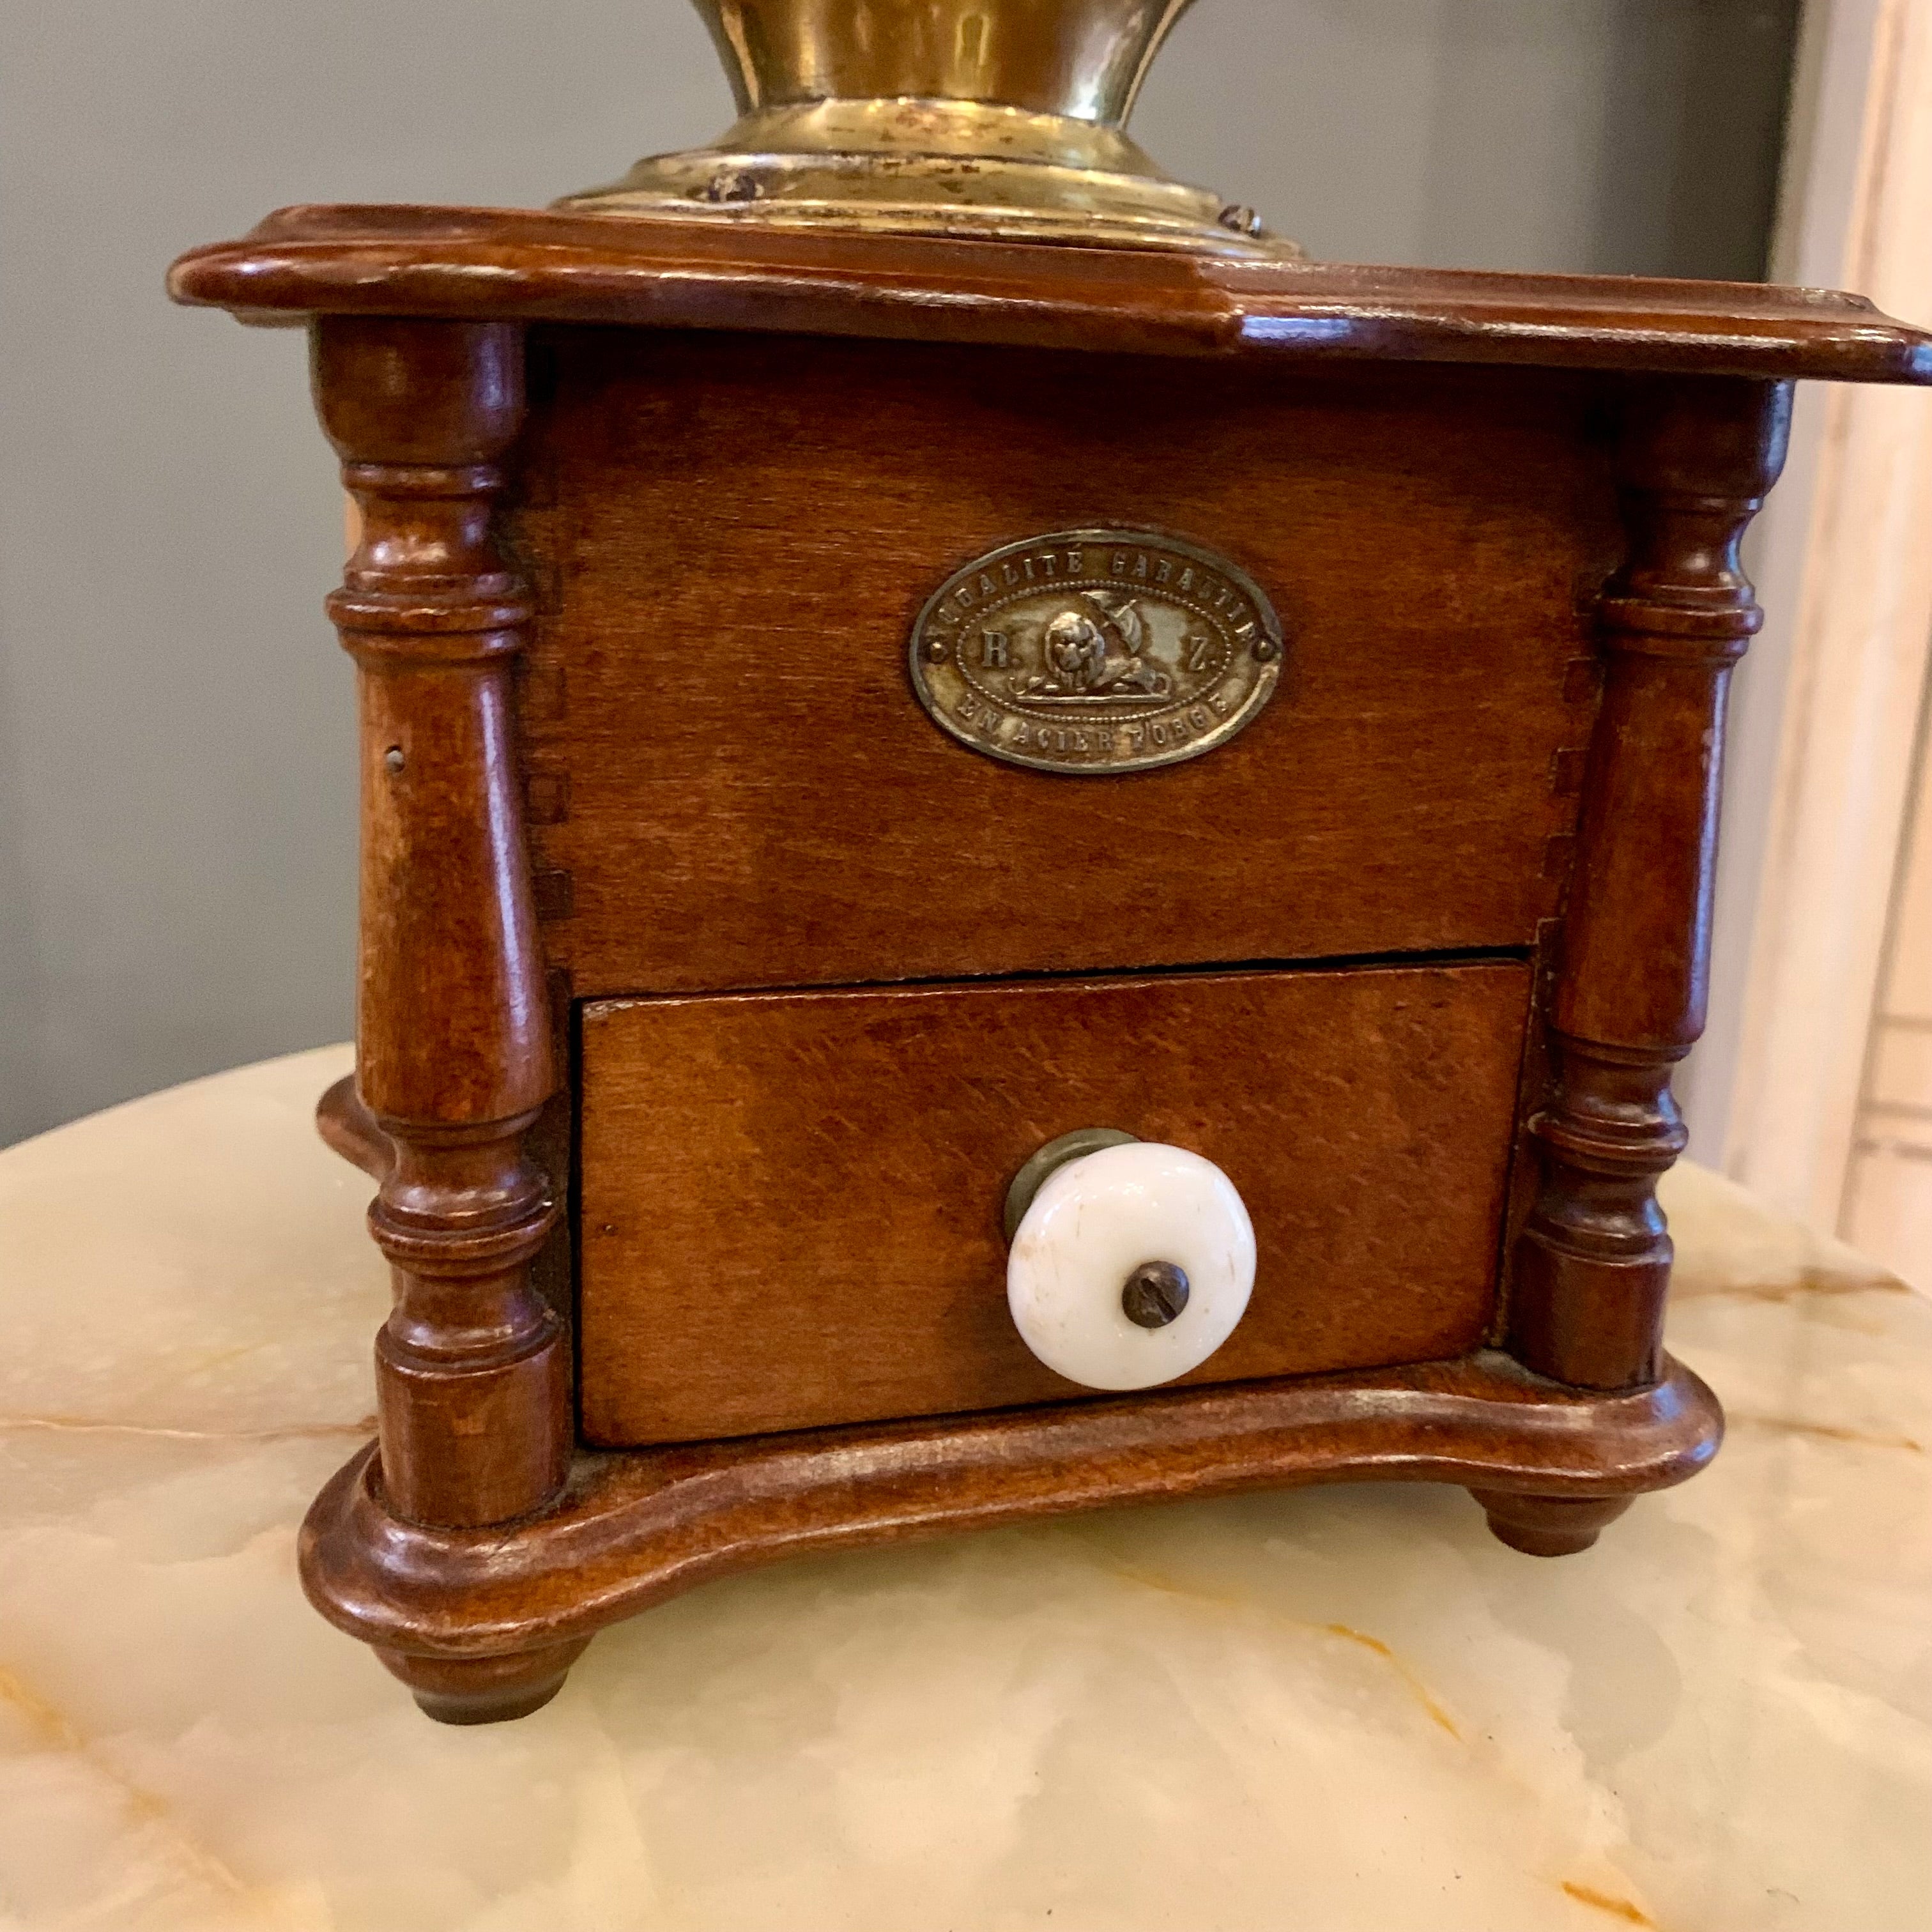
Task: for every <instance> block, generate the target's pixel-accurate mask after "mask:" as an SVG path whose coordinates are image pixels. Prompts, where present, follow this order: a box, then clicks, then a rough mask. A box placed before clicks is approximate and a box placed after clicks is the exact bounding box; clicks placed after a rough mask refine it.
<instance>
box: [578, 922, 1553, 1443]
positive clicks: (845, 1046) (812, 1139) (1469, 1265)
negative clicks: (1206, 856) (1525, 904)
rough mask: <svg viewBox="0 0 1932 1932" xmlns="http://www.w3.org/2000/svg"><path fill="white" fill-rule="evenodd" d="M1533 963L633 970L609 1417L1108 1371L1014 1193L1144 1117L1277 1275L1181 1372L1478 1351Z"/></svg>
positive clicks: (586, 1407) (600, 1284) (747, 1412)
mask: <svg viewBox="0 0 1932 1932" xmlns="http://www.w3.org/2000/svg"><path fill="white" fill-rule="evenodd" d="M1531 980H1532V974H1531V970H1530V968H1529V966H1528V965H1526V963H1524V962H1522V961H1520V960H1514V959H1505V960H1495V961H1486V962H1475V963H1458V964H1454V965H1404V966H1400V967H1373V968H1337V969H1335V970H1331V971H1295V972H1286V971H1280V972H1237V973H1214V974H1171V975H1166V976H1161V977H1133V978H1118V979H1105V980H1068V981H1033V982H1007V983H998V984H990V985H989V984H978V985H973V986H947V987H938V988H923V989H897V990H884V991H856V990H855V991H850V992H837V991H826V992H803V993H786V994H772V995H726V996H720V997H712V998H660V999H650V1000H603V1001H591V1002H589V1003H586V1004H585V1005H584V1006H583V1007H582V1008H581V1010H580V1011H581V1021H582V1034H581V1053H582V1060H581V1071H582V1088H581V1091H582V1109H583V1114H582V1134H581V1142H580V1154H581V1160H580V1238H581V1239H580V1255H581V1261H580V1287H581V1298H580V1321H581V1351H582V1372H581V1373H582V1383H581V1386H582V1399H583V1429H584V1433H585V1435H586V1438H587V1439H589V1441H591V1442H594V1443H598V1444H604V1445H622V1444H637V1443H647V1442H676V1441H682V1440H692V1439H704V1438H708V1437H715V1436H737V1435H745V1434H752V1433H760V1432H763V1431H767V1430H787V1429H799V1428H805V1427H816V1426H818V1425H821V1424H834V1423H841V1422H850V1421H867V1420H871V1419H875V1418H886V1417H892V1416H909V1415H935V1414H944V1413H947V1412H953V1411H958V1410H967V1409H989V1408H997V1407H1000V1406H1003V1405H1008V1404H1013V1403H1035V1402H1046V1401H1059V1400H1067V1399H1068V1398H1070V1397H1077V1396H1079V1395H1082V1394H1085V1393H1088V1392H1087V1391H1082V1390H1081V1389H1079V1388H1077V1387H1076V1386H1075V1385H1073V1384H1072V1383H1070V1382H1064V1381H1063V1380H1062V1379H1061V1378H1060V1377H1058V1376H1056V1375H1055V1374H1053V1373H1051V1372H1050V1371H1049V1370H1047V1369H1046V1368H1045V1367H1043V1366H1042V1365H1041V1364H1040V1363H1038V1362H1037V1361H1035V1360H1034V1358H1033V1356H1032V1355H1030V1354H1029V1353H1028V1352H1027V1350H1026V1349H1025V1346H1024V1345H1023V1344H1022V1343H1021V1341H1020V1340H1019V1337H1018V1335H1017V1334H1016V1333H1015V1331H1014V1330H1013V1326H1012V1323H1011V1321H1010V1318H1009V1316H1008V1314H1007V1305H1006V1295H1005V1267H1006V1249H1005V1245H1004V1241H1003V1239H1002V1235H1001V1225H1000V1216H1001V1204H1002V1200H1003V1198H1004V1193H1005V1190H1006V1187H1007V1181H1008V1180H1009V1179H1010V1177H1011V1176H1012V1175H1013V1173H1014V1172H1015V1171H1016V1169H1018V1168H1019V1166H1020V1165H1021V1164H1022V1162H1024V1161H1025V1160H1026V1159H1027V1157H1028V1156H1029V1155H1031V1154H1032V1153H1033V1152H1034V1151H1035V1149H1036V1148H1038V1147H1040V1145H1042V1144H1043V1143H1044V1142H1046V1141H1048V1140H1049V1139H1052V1138H1053V1137H1054V1136H1055V1135H1057V1134H1060V1133H1065V1132H1067V1130H1070V1129H1072V1128H1074V1127H1097V1126H1098V1127H1124V1128H1125V1129H1127V1130H1128V1131H1129V1132H1130V1133H1136V1134H1138V1135H1139V1136H1141V1137H1142V1138H1143V1139H1149V1140H1163V1141H1169V1142H1175V1143H1176V1144H1178V1145H1181V1146H1184V1147H1187V1148H1193V1149H1194V1150H1195V1151H1197V1152H1199V1153H1201V1154H1205V1155H1206V1156H1208V1158H1210V1159H1211V1160H1214V1161H1215V1162H1217V1163H1218V1164H1219V1165H1220V1166H1221V1167H1223V1169H1225V1170H1226V1172H1227V1173H1228V1175H1229V1176H1230V1178H1232V1180H1233V1181H1234V1182H1235V1185H1236V1186H1237V1187H1238V1188H1239V1189H1240V1190H1241V1193H1242V1196H1243V1197H1244V1199H1245V1200H1246V1202H1247V1205H1248V1208H1249V1211H1250V1214H1251V1215H1252V1216H1253V1220H1254V1223H1255V1230H1256V1238H1257V1241H1258V1244H1259V1268H1258V1273H1257V1276H1256V1287H1255V1292H1254V1296H1253V1301H1252V1302H1251V1304H1250V1307H1249V1310H1248V1312H1247V1316H1245V1318H1244V1319H1243V1321H1242V1322H1241V1325H1240V1326H1239V1327H1238V1328H1237V1329H1236V1330H1235V1333H1234V1334H1233V1336H1232V1338H1231V1339H1230V1340H1229V1341H1228V1342H1227V1343H1226V1344H1225V1345H1224V1346H1223V1348H1222V1349H1221V1350H1220V1352H1219V1353H1218V1354H1217V1355H1215V1356H1214V1358H1212V1359H1211V1360H1210V1361H1208V1363H1207V1364H1205V1365H1204V1366H1203V1367H1202V1368H1200V1369H1199V1370H1196V1371H1195V1372H1194V1373H1193V1374H1192V1375H1190V1376H1187V1377H1186V1378H1185V1380H1186V1381H1187V1382H1223V1381H1233V1380H1239V1379H1247V1378H1253V1377H1257V1376H1283V1375H1296V1374H1304V1373H1314V1372H1316V1371H1320V1370H1335V1369H1344V1368H1352V1367H1370V1366H1373V1365H1376V1364H1385V1363H1393V1362H1406V1361H1431V1360H1435V1359H1438V1358H1446V1357H1451V1356H1456V1355H1462V1354H1463V1353H1464V1352H1466V1351H1467V1350H1468V1349H1471V1348H1472V1347H1474V1346H1477V1345H1478V1343H1480V1342H1481V1340H1482V1338H1483V1337H1484V1334H1485V1331H1486V1330H1487V1326H1488V1325H1489V1322H1490V1317H1491V1314H1492V1312H1493V1304H1494V1298H1495V1289H1496V1273H1497V1257H1498V1251H1499V1241H1500V1235H1501V1225H1502V1212H1503V1204H1504V1194H1505V1185H1506V1182H1507V1178H1508V1170H1509V1166H1510V1160H1511V1145H1512V1138H1513V1128H1514V1121H1515V1117H1516V1112H1517V1086H1518V1079H1519V1073H1520V1061H1521V1056H1522V1052H1523V1040H1524V1037H1525V1033H1526V1021H1527V1016H1528V1011H1529V997H1530V988H1531Z"/></svg>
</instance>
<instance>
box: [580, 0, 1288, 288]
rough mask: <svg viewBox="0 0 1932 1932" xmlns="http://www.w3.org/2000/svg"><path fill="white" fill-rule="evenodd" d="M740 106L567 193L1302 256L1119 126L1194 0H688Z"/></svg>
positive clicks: (675, 211)
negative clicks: (1177, 175) (712, 129)
mask: <svg viewBox="0 0 1932 1932" xmlns="http://www.w3.org/2000/svg"><path fill="white" fill-rule="evenodd" d="M694 4H695V5H696V6H697V10H698V11H699V12H700V13H702V14H703V17H704V19H705V22H706V25H707V26H709V28H710V29H711V32H712V37H713V38H714V39H715V40H716V42H717V43H718V52H720V54H721V55H722V56H723V58H724V65H725V68H726V70H727V72H728V74H730V80H731V88H732V92H733V94H734V95H736V98H737V103H738V108H739V118H738V119H737V120H736V121H735V122H733V124H732V125H731V126H730V127H728V128H727V129H726V130H724V133H722V134H721V135H720V136H718V139H717V140H716V142H714V143H713V144H712V145H711V146H709V147H706V148H688V149H686V150H685V151H683V152H682V153H679V154H653V155H650V156H649V157H646V159H644V160H640V161H639V162H638V163H637V165H636V166H634V168H632V169H631V171H630V172H629V173H628V174H627V175H625V177H624V178H622V180H621V181H614V182H613V183H611V184H610V185H609V186H608V187H598V188H592V189H589V190H586V192H585V193H582V194H577V195H571V196H568V197H567V198H566V199H564V200H562V201H561V202H559V203H558V204H557V205H558V206H559V208H568V209H573V210H580V211H594V212H598V213H605V214H629V215H658V216H675V217H679V218H680V219H683V220H691V219H692V218H694V217H695V218H697V219H700V220H712V221H721V222H739V221H752V222H757V223H780V224H784V225H792V226H805V225H814V224H829V225H832V226H838V227H841V228H848V229H851V228H856V229H865V230H871V231H874V232H883V233H919V234H944V235H974V236H995V237H1001V238H1004V239H1010V240H1026V241H1059V242H1070V241H1071V242H1112V243H1116V244H1118V243H1123V242H1124V243H1128V244H1139V245H1142V246H1145V247H1149V248H1180V249H1187V250H1192V251H1197V252H1202V253H1208V254H1220V255H1232V256H1256V255H1260V256H1268V257H1277V258H1279V257H1282V256H1284V255H1286V256H1288V257H1295V255H1297V254H1298V253H1299V251H1298V250H1297V249H1295V248H1294V246H1293V245H1292V244H1289V243H1286V242H1281V241H1279V240H1277V239H1274V238H1273V237H1271V236H1268V235H1267V234H1266V233H1265V231H1264V230H1263V229H1262V226H1261V223H1260V221H1259V218H1258V217H1257V216H1256V214H1255V213H1254V211H1253V209H1251V208H1245V207H1241V206H1238V205H1235V204H1233V203H1231V202H1226V201H1225V200H1224V199H1223V198H1222V197H1221V196H1220V195H1218V194H1216V193H1213V192H1211V190H1208V189H1206V188H1199V187H1189V186H1187V185H1186V184H1184V183H1182V182H1180V181H1172V180H1170V179H1169V178H1168V177H1167V176H1166V175H1164V174H1163V173H1162V172H1161V171H1160V169H1159V168H1158V167H1157V166H1156V165H1155V164H1154V162H1153V160H1151V159H1150V157H1148V155H1147V154H1145V152H1144V151H1142V149H1141V148H1139V146H1137V145H1136V144H1135V142H1133V140H1131V139H1130V138H1129V137H1128V135H1127V131H1126V124H1127V116H1128V115H1129V114H1130V113H1131V112H1132V111H1133V104H1134V100H1135V97H1136V95H1138V94H1139V92H1140V87H1141V83H1142V81H1143V80H1145V79H1146V77H1147V72H1148V68H1149V66H1150V65H1151V64H1152V62H1153V60H1154V55H1155V54H1156V52H1157V51H1158V50H1159V49H1160V44H1161V43H1162V41H1163V40H1164V39H1165V38H1166V36H1167V34H1168V31H1169V28H1172V26H1173V25H1174V23H1175V21H1176V20H1178V19H1179V18H1180V17H1181V14H1183V13H1185V12H1186V11H1187V8H1188V7H1189V6H1190V5H1192V4H1193V0H694Z"/></svg>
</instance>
